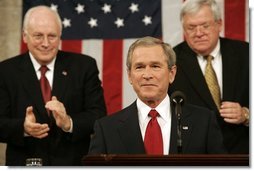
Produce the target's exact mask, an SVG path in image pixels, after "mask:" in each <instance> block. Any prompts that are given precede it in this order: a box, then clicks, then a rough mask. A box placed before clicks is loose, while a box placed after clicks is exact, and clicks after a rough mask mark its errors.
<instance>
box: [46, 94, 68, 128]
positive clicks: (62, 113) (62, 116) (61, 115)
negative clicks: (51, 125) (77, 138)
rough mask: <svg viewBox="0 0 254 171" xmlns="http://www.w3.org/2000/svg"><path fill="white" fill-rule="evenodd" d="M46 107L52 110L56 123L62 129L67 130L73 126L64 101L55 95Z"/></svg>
mask: <svg viewBox="0 0 254 171" xmlns="http://www.w3.org/2000/svg"><path fill="white" fill-rule="evenodd" d="M45 107H46V108H47V109H48V110H50V111H52V114H53V117H54V118H55V120H56V125H57V126H58V127H60V128H61V129H62V130H64V131H65V132H67V131H68V130H70V128H71V121H70V117H69V116H68V115H67V113H66V110H65V107H64V105H63V103H61V102H60V101H58V100H57V98H56V97H55V96H53V97H52V99H51V101H48V102H47V103H46V105H45Z"/></svg>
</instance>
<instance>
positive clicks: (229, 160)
mask: <svg viewBox="0 0 254 171" xmlns="http://www.w3.org/2000/svg"><path fill="white" fill-rule="evenodd" d="M82 162H83V165H84V166H249V155H242V154H236V155H232V154H229V155H189V154H188V155H187V154H175V155H164V156H161V155H152V156H148V155H113V154H111V155H96V156H92V155H90V156H84V157H83V159H82Z"/></svg>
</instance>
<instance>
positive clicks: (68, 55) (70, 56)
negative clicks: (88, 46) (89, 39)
mask: <svg viewBox="0 0 254 171" xmlns="http://www.w3.org/2000/svg"><path fill="white" fill-rule="evenodd" d="M57 56H59V57H60V58H64V59H65V60H70V61H77V62H95V59H94V58H92V57H91V56H88V55H85V54H81V53H74V52H67V51H61V50H59V51H58V54H57Z"/></svg>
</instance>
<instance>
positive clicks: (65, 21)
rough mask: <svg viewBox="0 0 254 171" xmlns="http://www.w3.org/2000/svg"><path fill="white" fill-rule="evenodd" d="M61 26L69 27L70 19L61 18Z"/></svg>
mask: <svg viewBox="0 0 254 171" xmlns="http://www.w3.org/2000/svg"><path fill="white" fill-rule="evenodd" d="M63 26H64V28H66V27H71V20H70V19H67V18H64V20H63Z"/></svg>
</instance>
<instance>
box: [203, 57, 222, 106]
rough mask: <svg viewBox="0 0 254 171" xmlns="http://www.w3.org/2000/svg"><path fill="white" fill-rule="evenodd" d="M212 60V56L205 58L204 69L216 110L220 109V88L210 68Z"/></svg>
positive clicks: (211, 67)
mask: <svg viewBox="0 0 254 171" xmlns="http://www.w3.org/2000/svg"><path fill="white" fill-rule="evenodd" d="M212 59H213V56H210V55H209V56H207V57H206V60H207V64H206V67H205V80H206V83H207V85H208V88H209V90H210V93H211V95H212V97H213V100H214V102H215V104H216V106H217V108H218V109H220V87H219V84H218V80H217V77H216V74H215V72H214V69H213V66H212Z"/></svg>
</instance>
